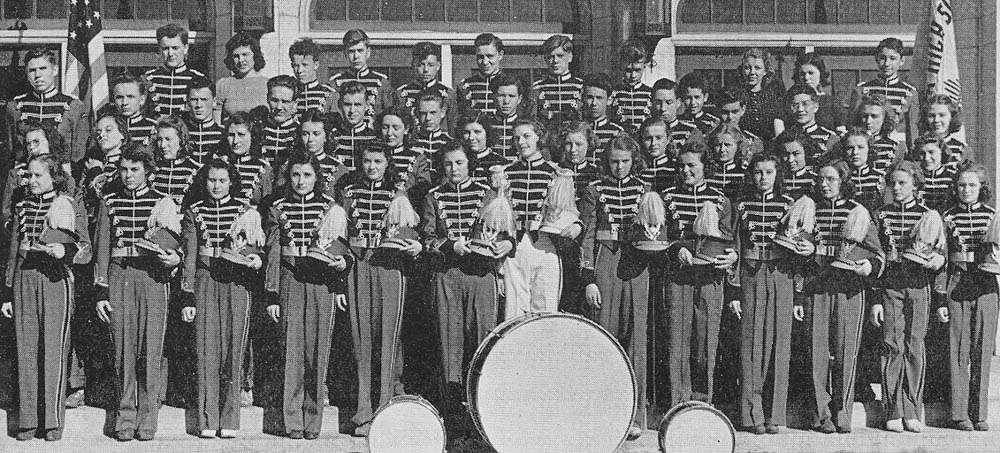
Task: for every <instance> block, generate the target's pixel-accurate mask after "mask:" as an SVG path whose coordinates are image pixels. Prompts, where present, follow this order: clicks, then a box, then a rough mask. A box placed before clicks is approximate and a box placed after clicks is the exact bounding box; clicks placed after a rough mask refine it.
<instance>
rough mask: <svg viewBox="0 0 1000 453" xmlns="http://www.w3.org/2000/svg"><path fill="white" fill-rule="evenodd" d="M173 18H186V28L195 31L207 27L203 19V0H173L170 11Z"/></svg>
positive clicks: (203, 29)
mask: <svg viewBox="0 0 1000 453" xmlns="http://www.w3.org/2000/svg"><path fill="white" fill-rule="evenodd" d="M171 15H172V16H173V18H174V19H183V18H185V17H186V18H187V19H188V28H190V29H191V30H195V31H205V30H207V29H208V27H207V24H206V21H205V1H204V0H174V8H173V10H172V12H171Z"/></svg>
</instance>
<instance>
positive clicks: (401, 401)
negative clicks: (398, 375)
mask: <svg viewBox="0 0 1000 453" xmlns="http://www.w3.org/2000/svg"><path fill="white" fill-rule="evenodd" d="M445 439H446V438H445V433H444V423H443V422H442V421H441V416H440V415H438V411H437V409H434V406H432V405H431V404H430V403H428V402H427V401H426V400H424V399H423V398H421V397H419V396H409V395H407V396H397V397H393V398H392V399H391V400H390V401H389V403H387V404H386V405H385V406H383V407H382V408H381V409H379V410H378V412H377V413H375V418H373V419H372V426H371V431H370V432H369V433H368V449H369V450H370V451H371V452H372V453H383V452H387V453H394V452H400V451H405V452H413V453H441V452H443V451H444V448H445Z"/></svg>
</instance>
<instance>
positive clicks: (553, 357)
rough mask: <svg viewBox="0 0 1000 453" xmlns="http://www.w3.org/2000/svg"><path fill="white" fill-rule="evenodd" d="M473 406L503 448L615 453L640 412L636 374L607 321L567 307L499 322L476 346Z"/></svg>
mask: <svg viewBox="0 0 1000 453" xmlns="http://www.w3.org/2000/svg"><path fill="white" fill-rule="evenodd" d="M467 383H468V384H467V386H468V387H467V392H468V401H469V412H470V414H471V415H472V420H473V421H474V422H475V424H476V428H478V429H479V432H480V434H482V436H483V438H485V439H486V441H487V442H489V443H490V445H492V446H493V448H495V449H496V450H497V451H498V452H501V453H505V452H518V453H522V452H523V453H530V452H545V453H549V452H554V451H572V452H612V451H614V450H615V449H617V448H618V447H619V446H620V445H621V444H622V442H624V441H625V437H626V436H627V435H628V431H629V427H630V426H631V424H632V417H633V415H634V414H635V411H636V389H635V375H634V373H633V371H632V365H631V364H630V363H629V361H628V356H627V355H625V351H624V350H623V349H622V347H621V345H619V344H618V342H617V341H615V339H614V337H612V336H611V334H609V333H608V332H607V331H606V330H604V329H603V328H601V326H599V325H597V324H595V323H594V322H592V321H590V320H588V319H586V318H583V317H581V316H577V315H571V314H566V313H550V314H532V315H525V316H522V317H519V318H515V319H511V320H508V321H506V322H504V323H503V324H501V325H499V326H497V328H496V329H494V330H493V331H492V332H490V334H489V336H487V337H486V339H485V340H483V343H482V344H480V345H479V348H478V349H477V350H476V354H475V355H474V356H473V358H472V362H471V363H470V366H469V376H468V380H467Z"/></svg>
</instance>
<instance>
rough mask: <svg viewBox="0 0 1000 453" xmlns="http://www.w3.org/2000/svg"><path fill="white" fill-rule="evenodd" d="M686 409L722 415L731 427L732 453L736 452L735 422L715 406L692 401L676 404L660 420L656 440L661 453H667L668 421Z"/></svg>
mask: <svg viewBox="0 0 1000 453" xmlns="http://www.w3.org/2000/svg"><path fill="white" fill-rule="evenodd" d="M685 409H691V410H695V409H697V410H701V409H707V410H708V411H709V412H712V413H714V414H716V415H721V416H722V417H720V418H721V419H722V420H723V421H725V422H726V426H728V427H729V437H730V438H731V439H732V441H733V449H732V451H736V429H735V428H734V427H733V422H732V421H731V420H729V417H727V416H726V414H725V413H724V412H722V411H721V410H719V409H718V408H716V407H715V406H712V405H711V404H708V403H706V402H704V401H698V400H691V401H684V402H680V403H677V404H675V405H674V406H673V407H671V408H670V410H668V411H667V413H666V414H663V417H661V418H660V422H659V423H658V424H657V426H656V431H657V432H656V440H657V444H659V447H660V451H661V452H663V451H666V445H664V443H665V441H666V434H667V431H666V429H665V428H666V427H667V426H668V425H669V424H668V423H667V421H668V420H669V419H671V418H672V416H674V415H675V414H677V413H680V412H681V411H683V410H685Z"/></svg>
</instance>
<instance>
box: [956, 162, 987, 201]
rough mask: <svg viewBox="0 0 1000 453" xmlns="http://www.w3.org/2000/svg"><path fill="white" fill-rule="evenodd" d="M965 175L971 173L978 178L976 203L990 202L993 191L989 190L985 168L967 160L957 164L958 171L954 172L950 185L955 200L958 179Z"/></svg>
mask: <svg viewBox="0 0 1000 453" xmlns="http://www.w3.org/2000/svg"><path fill="white" fill-rule="evenodd" d="M965 173H973V174H975V175H976V176H978V177H979V184H980V188H979V199H978V201H979V202H981V203H986V202H988V201H990V199H991V198H993V191H992V190H990V183H989V181H990V180H989V179H988V177H987V174H986V166H984V165H983V164H978V163H975V162H972V161H969V160H967V161H965V162H962V163H961V164H958V171H956V172H955V179H954V184H953V185H952V190H953V191H954V192H955V193H954V196H955V199H956V200H957V199H958V178H960V177H962V175H963V174H965Z"/></svg>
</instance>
